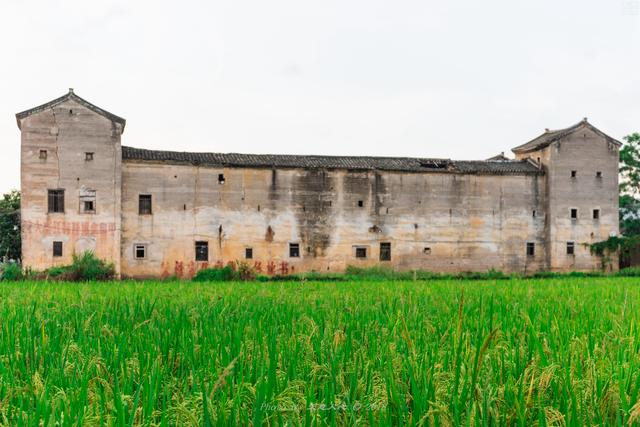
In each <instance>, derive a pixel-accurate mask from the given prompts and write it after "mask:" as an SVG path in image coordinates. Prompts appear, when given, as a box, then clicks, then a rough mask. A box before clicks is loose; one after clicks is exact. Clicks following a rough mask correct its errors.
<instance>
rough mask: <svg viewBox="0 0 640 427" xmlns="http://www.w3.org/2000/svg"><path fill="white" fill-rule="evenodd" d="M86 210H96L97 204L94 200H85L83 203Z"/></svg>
mask: <svg viewBox="0 0 640 427" xmlns="http://www.w3.org/2000/svg"><path fill="white" fill-rule="evenodd" d="M83 208H84V212H95V211H96V206H95V203H94V202H93V200H85V201H84V203H83Z"/></svg>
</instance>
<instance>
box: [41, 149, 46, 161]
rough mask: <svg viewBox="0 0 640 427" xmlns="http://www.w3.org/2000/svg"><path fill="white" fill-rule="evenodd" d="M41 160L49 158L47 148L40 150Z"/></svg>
mask: <svg viewBox="0 0 640 427" xmlns="http://www.w3.org/2000/svg"><path fill="white" fill-rule="evenodd" d="M40 160H47V150H40Z"/></svg>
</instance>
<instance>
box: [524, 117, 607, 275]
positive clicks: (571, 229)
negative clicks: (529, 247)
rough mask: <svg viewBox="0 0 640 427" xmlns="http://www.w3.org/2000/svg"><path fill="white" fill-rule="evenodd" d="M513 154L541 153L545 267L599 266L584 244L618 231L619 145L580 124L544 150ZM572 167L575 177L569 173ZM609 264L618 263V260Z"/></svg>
mask: <svg viewBox="0 0 640 427" xmlns="http://www.w3.org/2000/svg"><path fill="white" fill-rule="evenodd" d="M517 157H518V158H526V157H530V158H531V159H533V160H537V159H540V162H541V163H542V165H543V167H544V169H545V172H546V176H547V182H546V190H545V192H546V193H547V194H548V195H549V197H548V199H547V200H548V205H547V206H546V210H547V212H548V224H547V230H546V240H547V248H548V249H547V250H548V264H549V268H550V269H551V270H555V271H568V270H593V269H600V268H602V261H603V260H602V259H601V258H600V257H598V256H595V255H592V254H591V251H590V248H589V245H590V244H591V243H595V242H598V241H602V240H606V239H607V238H608V237H609V236H610V235H611V234H614V235H615V234H618V232H619V230H618V159H619V152H618V147H617V146H616V145H615V144H612V143H609V142H607V140H606V138H604V137H603V136H601V135H598V134H597V133H596V132H594V131H593V130H591V129H589V128H587V127H586V126H585V127H584V129H581V130H579V131H577V132H574V133H571V134H570V135H568V136H566V137H564V138H563V139H561V140H560V141H557V142H554V143H553V144H551V145H549V146H548V147H546V148H544V149H543V150H540V151H537V152H532V153H527V154H523V155H518V156H517ZM573 170H574V171H576V177H575V178H572V177H571V171H573ZM598 171H600V172H601V177H600V178H598V177H597V175H596V174H597V172H598ZM572 208H573V209H577V210H578V218H577V219H575V220H572V219H571V209H572ZM594 209H599V211H600V214H599V218H598V219H594V218H593V210H594ZM567 242H574V243H575V254H574V255H568V254H567ZM608 267H611V268H613V269H617V262H613V263H611V265H610V266H608Z"/></svg>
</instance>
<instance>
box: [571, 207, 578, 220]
mask: <svg viewBox="0 0 640 427" xmlns="http://www.w3.org/2000/svg"><path fill="white" fill-rule="evenodd" d="M571 219H578V209H571Z"/></svg>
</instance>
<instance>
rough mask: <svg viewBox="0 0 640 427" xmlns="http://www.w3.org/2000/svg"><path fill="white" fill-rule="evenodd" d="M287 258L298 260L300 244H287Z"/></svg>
mask: <svg viewBox="0 0 640 427" xmlns="http://www.w3.org/2000/svg"><path fill="white" fill-rule="evenodd" d="M289 257H290V258H300V244H298V243H289Z"/></svg>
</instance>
